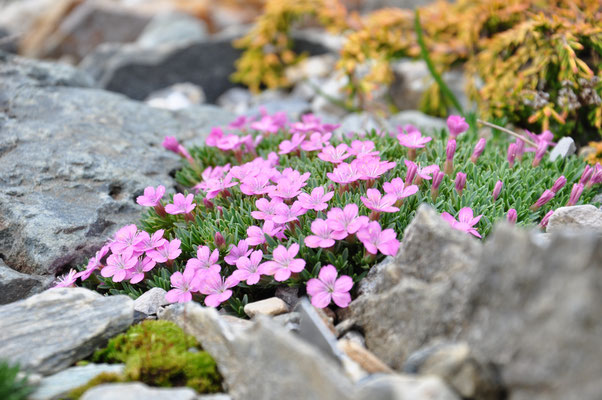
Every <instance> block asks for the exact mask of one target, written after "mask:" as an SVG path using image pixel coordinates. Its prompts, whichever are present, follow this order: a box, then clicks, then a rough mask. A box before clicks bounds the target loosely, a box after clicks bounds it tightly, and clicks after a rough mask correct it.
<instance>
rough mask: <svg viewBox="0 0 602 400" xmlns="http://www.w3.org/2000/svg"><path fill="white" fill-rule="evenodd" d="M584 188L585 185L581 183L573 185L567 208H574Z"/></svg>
mask: <svg viewBox="0 0 602 400" xmlns="http://www.w3.org/2000/svg"><path fill="white" fill-rule="evenodd" d="M584 187H585V185H584V184H583V183H575V184H574V185H573V189H571V196H570V197H569V201H568V203H566V205H567V206H574V205H575V204H577V202H578V201H579V198H580V197H581V193H583V188H584Z"/></svg>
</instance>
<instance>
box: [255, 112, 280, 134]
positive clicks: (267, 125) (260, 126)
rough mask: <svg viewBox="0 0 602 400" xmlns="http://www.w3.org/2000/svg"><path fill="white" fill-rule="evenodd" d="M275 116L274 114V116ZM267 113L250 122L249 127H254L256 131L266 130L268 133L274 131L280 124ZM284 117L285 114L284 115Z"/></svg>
mask: <svg viewBox="0 0 602 400" xmlns="http://www.w3.org/2000/svg"><path fill="white" fill-rule="evenodd" d="M274 117H275V116H274ZM274 117H272V116H269V115H264V116H263V117H262V118H261V119H260V120H259V121H255V122H253V123H252V124H251V129H255V130H258V131H263V132H268V133H276V132H278V130H280V128H282V125H281V124H280V123H279V122H280V121H279V119H278V117H277V118H274ZM285 119H286V116H285Z"/></svg>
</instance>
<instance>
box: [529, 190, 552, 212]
mask: <svg viewBox="0 0 602 400" xmlns="http://www.w3.org/2000/svg"><path fill="white" fill-rule="evenodd" d="M555 194H556V193H554V192H552V191H551V190H548V189H546V190H544V191H543V193H542V194H541V196H539V199H537V201H536V202H535V203H534V204H533V205H532V206H531V210H532V211H537V210H538V209H539V208H540V207H541V206H543V205H545V204H546V203H547V202H548V201H550V200H552V198H553V197H554V195H555Z"/></svg>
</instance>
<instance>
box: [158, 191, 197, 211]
mask: <svg viewBox="0 0 602 400" xmlns="http://www.w3.org/2000/svg"><path fill="white" fill-rule="evenodd" d="M193 199H194V195H193V194H192V193H190V194H189V195H188V196H186V197H184V195H183V194H182V193H177V194H176V195H175V196H174V197H173V204H167V205H166V206H165V212H166V213H168V214H171V215H177V214H188V213H189V212H191V211H192V210H194V207H196V204H193V203H192V200H193Z"/></svg>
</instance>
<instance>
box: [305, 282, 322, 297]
mask: <svg viewBox="0 0 602 400" xmlns="http://www.w3.org/2000/svg"><path fill="white" fill-rule="evenodd" d="M306 290H307V294H308V295H310V296H312V297H313V296H315V295H317V294H318V293H320V292H326V291H327V287H326V285H324V282H322V281H321V280H319V279H316V278H311V279H310V280H308V281H307V286H306Z"/></svg>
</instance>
